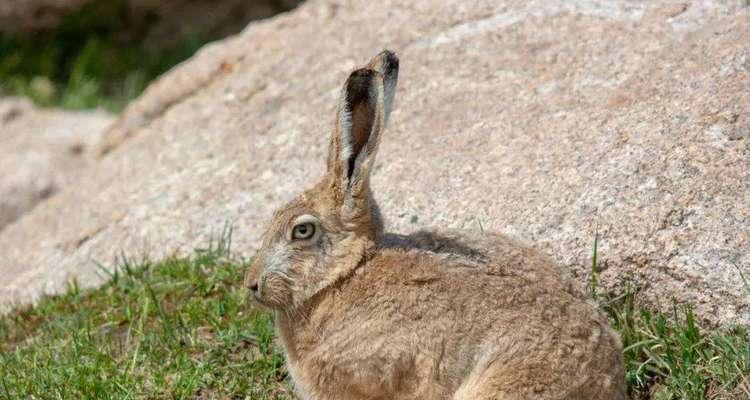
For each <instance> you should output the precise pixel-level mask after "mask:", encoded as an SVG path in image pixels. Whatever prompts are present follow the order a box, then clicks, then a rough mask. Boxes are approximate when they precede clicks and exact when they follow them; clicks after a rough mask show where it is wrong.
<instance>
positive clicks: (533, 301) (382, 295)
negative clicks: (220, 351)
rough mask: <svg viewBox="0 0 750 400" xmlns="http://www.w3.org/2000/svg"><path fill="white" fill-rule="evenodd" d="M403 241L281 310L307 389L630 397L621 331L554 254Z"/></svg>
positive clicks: (498, 240) (491, 244)
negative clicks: (292, 310)
mask: <svg viewBox="0 0 750 400" xmlns="http://www.w3.org/2000/svg"><path fill="white" fill-rule="evenodd" d="M403 239H405V240H401V242H402V243H398V244H393V243H391V244H385V245H382V246H381V247H380V248H379V249H378V251H377V252H376V253H375V255H374V256H373V258H372V259H369V260H367V261H366V262H364V263H363V264H362V265H360V266H359V267H358V268H357V269H356V270H355V271H354V272H353V273H352V274H351V276H349V277H347V278H346V279H343V280H342V281H340V282H339V283H338V284H337V285H335V286H332V287H330V288H328V289H326V290H324V291H322V292H320V293H319V294H318V295H316V296H315V297H314V298H313V299H312V300H311V302H310V303H309V304H308V305H307V307H304V308H303V309H300V310H299V313H297V314H296V315H294V314H290V315H285V314H284V313H279V314H278V315H277V319H278V327H279V334H280V339H281V341H282V343H283V345H284V348H285V349H287V354H288V361H289V370H290V371H291V374H292V376H293V378H294V381H295V382H296V385H297V389H298V391H299V392H300V393H301V396H302V398H306V397H307V398H310V399H394V400H395V399H456V400H459V399H608V400H619V399H624V397H619V396H620V395H621V394H622V393H624V391H623V385H624V380H622V379H621V377H622V358H621V356H620V353H619V352H612V351H611V350H610V349H612V348H618V346H619V339H618V338H617V336H616V335H615V334H614V333H613V331H612V330H611V329H610V328H609V327H608V325H607V323H606V320H605V318H604V317H603V316H602V315H600V313H598V312H597V310H596V309H595V308H594V306H592V305H590V304H588V303H587V302H585V301H584V300H582V299H581V296H580V295H579V294H578V291H577V290H575V289H574V288H572V287H571V285H570V283H569V282H568V281H567V280H566V279H563V278H561V276H560V273H559V271H558V268H557V267H556V266H555V265H553V264H552V263H550V262H549V261H548V260H546V259H545V258H544V257H541V256H539V255H538V254H537V253H535V252H534V251H533V250H530V249H528V248H525V247H523V246H521V245H519V244H517V243H515V242H513V241H511V240H509V239H507V238H505V237H502V236H499V235H487V236H486V237H484V238H480V239H478V240H471V239H464V240H461V239H458V240H457V239H456V238H455V237H451V238H448V237H440V236H437V235H432V234H426V233H420V234H418V235H415V236H414V237H412V238H403ZM409 239H411V240H409ZM407 240H409V241H407ZM474 246H476V247H474ZM613 376H614V377H615V378H614V379H613Z"/></svg>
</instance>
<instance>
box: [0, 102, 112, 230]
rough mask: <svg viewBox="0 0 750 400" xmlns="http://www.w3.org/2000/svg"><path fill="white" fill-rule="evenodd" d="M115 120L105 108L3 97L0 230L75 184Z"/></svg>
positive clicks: (0, 124)
mask: <svg viewBox="0 0 750 400" xmlns="http://www.w3.org/2000/svg"><path fill="white" fill-rule="evenodd" d="M112 120H113V118H112V116H111V115H109V114H108V113H105V112H100V111H88V112H71V111H59V110H46V109H39V108H36V107H34V106H33V105H32V104H31V103H30V102H29V101H28V100H23V99H19V98H2V99H0V171H2V173H0V231H2V229H3V227H4V226H5V225H7V224H9V223H11V222H13V221H15V220H16V219H18V218H19V217H20V216H21V215H23V214H24V213H25V212H27V211H28V210H30V209H32V208H33V207H34V206H35V205H36V204H37V203H39V202H40V201H42V200H44V199H46V198H48V197H50V196H52V195H53V194H55V193H56V192H58V191H60V190H63V189H65V188H69V187H75V186H76V180H77V178H78V177H79V176H80V175H81V172H82V171H83V170H84V169H85V168H87V167H88V166H89V165H91V164H92V163H93V162H94V158H93V157H91V154H92V150H93V149H94V148H95V145H96V144H98V143H99V142H100V140H101V138H102V135H103V133H104V130H105V129H106V128H107V126H108V125H110V124H111V122H112Z"/></svg>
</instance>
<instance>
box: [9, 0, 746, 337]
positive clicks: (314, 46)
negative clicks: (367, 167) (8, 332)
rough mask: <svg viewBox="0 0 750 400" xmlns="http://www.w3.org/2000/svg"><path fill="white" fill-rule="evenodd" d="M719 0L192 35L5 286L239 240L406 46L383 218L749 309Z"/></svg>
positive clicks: (37, 223)
mask: <svg viewBox="0 0 750 400" xmlns="http://www.w3.org/2000/svg"><path fill="white" fill-rule="evenodd" d="M745 4H746V2H744V1H736V2H727V1H709V0H705V1H698V0H696V1H692V2H690V1H686V2H684V3H679V4H677V3H674V2H671V1H670V2H650V1H649V2H646V1H636V2H632V1H596V0H577V1H566V2H557V1H556V2H550V1H508V2H503V3H502V4H497V2H495V1H479V2H464V1H459V0H446V1H443V2H440V3H436V2H434V1H430V0H416V1H411V2H396V1H385V2H370V1H352V2H345V3H344V2H337V1H333V0H310V1H309V2H307V3H304V4H303V5H301V6H300V7H299V8H298V9H297V10H295V11H294V12H292V13H289V14H286V15H282V16H279V17H276V18H274V19H272V20H268V21H263V22H259V23H254V24H251V26H250V27H248V28H247V29H246V30H245V31H243V33H242V34H240V35H238V36H236V37H233V38H231V39H228V40H225V41H223V42H222V43H218V44H215V45H212V46H210V47H209V48H206V49H205V50H203V51H202V52H200V53H199V54H198V55H196V56H195V57H194V58H193V59H192V60H191V61H189V62H187V63H185V64H183V65H182V66H180V67H179V68H177V69H175V70H174V71H172V72H171V73H170V74H168V75H167V76H165V77H164V78H162V79H161V81H160V82H157V83H156V84H155V85H154V86H153V87H152V88H151V89H150V90H148V91H147V93H145V94H144V96H143V97H142V98H140V99H139V100H137V101H136V102H135V103H134V104H133V105H132V106H131V108H130V109H129V110H128V111H126V112H125V114H123V117H122V118H121V119H120V121H119V123H118V124H117V126H116V127H115V128H114V129H112V130H111V131H110V133H109V134H108V138H107V143H108V145H107V148H108V149H113V150H112V151H110V152H109V153H108V154H107V155H106V156H105V157H104V158H103V159H102V160H101V161H100V163H99V165H98V168H96V169H92V170H89V171H88V172H87V173H86V175H87V176H86V179H85V183H84V184H81V185H80V186H78V187H76V188H75V189H74V190H65V191H63V192H61V193H59V194H58V195H56V196H54V197H53V198H52V199H50V200H49V201H46V202H44V203H43V204H42V205H40V206H39V207H37V208H36V209H35V210H34V211H33V212H32V213H31V214H29V215H28V216H26V217H25V218H23V219H22V220H20V221H18V222H17V223H15V224H12V225H10V226H9V227H7V228H6V229H5V230H4V231H3V232H2V233H0V247H2V248H3V249H4V251H3V254H2V256H0V273H1V274H2V276H4V277H6V278H5V279H4V280H3V281H2V283H0V298H3V299H5V300H6V301H21V302H26V301H30V300H33V299H34V298H35V297H36V296H38V295H39V294H40V293H41V292H45V291H58V290H61V289H63V288H64V287H65V284H66V282H67V281H68V280H69V279H71V278H72V277H77V279H78V281H79V282H80V283H82V284H86V285H93V284H96V283H98V282H100V280H101V279H102V277H101V276H99V274H98V273H97V271H98V269H97V267H96V266H95V262H102V263H105V264H106V265H110V264H108V263H110V262H111V261H112V260H113V259H114V257H115V256H116V255H118V254H120V252H122V251H124V252H126V253H128V254H134V255H138V254H142V253H143V252H149V254H151V255H152V256H154V257H158V256H160V255H164V254H169V253H172V252H174V251H175V250H178V251H190V250H191V249H192V248H194V247H196V246H200V245H202V244H205V243H206V242H207V241H208V239H209V238H210V237H211V236H212V235H214V234H216V233H217V232H218V231H219V230H220V229H221V227H222V226H223V225H224V224H225V223H227V222H228V223H232V224H233V225H234V227H235V230H234V243H235V247H234V248H235V250H236V251H240V252H242V253H244V254H246V255H250V254H252V249H253V248H254V246H255V245H256V244H257V240H258V238H259V236H260V234H261V233H262V231H263V229H264V224H265V223H266V221H268V219H269V218H270V215H271V212H272V211H273V210H274V209H275V208H276V207H277V206H279V205H281V204H282V203H283V202H284V201H285V200H287V199H289V198H290V197H292V196H293V195H294V194H295V193H297V192H298V191H299V190H300V189H302V188H303V187H305V186H307V185H308V184H310V183H312V182H313V181H314V180H315V179H317V178H318V177H319V176H320V175H321V173H322V171H323V160H324V156H325V149H326V143H327V140H328V134H329V132H330V129H331V126H332V124H333V115H334V109H335V103H336V99H337V97H338V92H339V88H340V85H341V84H342V82H343V81H344V79H345V77H346V75H347V73H348V72H349V71H350V70H351V69H352V68H354V67H355V66H356V65H357V64H360V63H363V62H364V61H366V60H367V59H368V58H369V57H370V56H371V55H373V54H375V53H377V52H378V51H379V50H380V49H381V48H384V47H389V48H392V49H394V50H396V51H397V52H398V53H399V55H400V57H401V60H402V63H401V66H402V70H401V74H400V82H399V88H398V91H397V99H396V106H395V109H394V112H393V114H392V115H391V125H390V127H389V129H388V131H387V132H386V133H385V134H384V137H383V142H382V145H381V149H380V155H379V161H378V164H379V165H378V166H377V167H376V170H375V172H374V178H373V185H374V186H375V188H376V196H377V198H378V199H379V200H380V202H381V208H382V210H383V212H384V216H385V218H386V224H387V226H388V228H389V229H390V230H393V231H399V232H409V231H413V230H416V229H419V228H423V227H426V226H432V227H438V228H441V227H461V228H464V229H472V230H477V229H487V230H489V229H491V230H499V231H503V232H506V233H508V234H510V235H512V236H515V237H517V238H520V239H522V240H525V241H527V242H531V243H535V244H536V245H537V246H538V247H539V248H540V249H542V250H543V251H545V252H546V253H548V254H549V255H550V256H551V257H553V258H554V259H556V260H557V261H559V262H560V263H561V264H562V265H564V266H565V267H568V268H571V269H572V270H573V271H574V272H575V273H576V274H577V276H578V277H579V279H580V281H581V282H582V283H585V282H586V281H587V279H588V272H589V271H590V262H591V261H590V260H591V255H592V247H593V242H594V237H595V234H596V232H597V231H598V233H599V235H600V242H599V260H600V263H601V265H600V267H601V269H602V272H601V273H600V281H601V284H602V285H603V286H604V288H603V289H605V290H618V289H622V287H623V286H624V285H626V284H627V282H629V281H631V280H632V282H633V284H634V285H635V286H637V287H638V288H640V289H641V290H642V292H643V296H642V297H641V298H643V299H646V300H648V301H650V302H652V303H654V304H661V305H664V306H669V305H671V302H672V299H676V300H677V301H678V302H689V303H692V304H694V305H695V306H696V311H697V313H698V314H699V315H700V316H701V317H702V318H704V319H705V320H706V321H709V322H716V323H731V322H743V323H750V295H748V290H750V289H748V288H746V287H744V286H743V282H742V280H741V279H740V272H743V273H744V275H745V276H746V277H748V278H749V279H750V230H748V225H749V222H750V46H748V43H750V8H749V7H746V6H745Z"/></svg>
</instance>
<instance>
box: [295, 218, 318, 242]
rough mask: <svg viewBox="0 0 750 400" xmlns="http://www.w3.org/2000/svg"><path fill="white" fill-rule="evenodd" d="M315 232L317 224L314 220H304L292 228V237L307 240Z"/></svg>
mask: <svg viewBox="0 0 750 400" xmlns="http://www.w3.org/2000/svg"><path fill="white" fill-rule="evenodd" d="M314 234H315V224H313V223H312V222H303V223H301V224H297V225H295V226H294V229H292V239H294V240H305V239H310V238H311V237H313V235H314Z"/></svg>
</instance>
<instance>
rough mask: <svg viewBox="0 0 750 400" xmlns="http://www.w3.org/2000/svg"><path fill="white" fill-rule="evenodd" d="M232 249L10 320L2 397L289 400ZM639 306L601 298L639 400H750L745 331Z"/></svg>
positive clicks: (173, 262)
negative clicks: (619, 339)
mask: <svg viewBox="0 0 750 400" xmlns="http://www.w3.org/2000/svg"><path fill="white" fill-rule="evenodd" d="M227 243H228V241H218V242H215V243H213V244H211V245H210V246H208V248H206V249H201V250H197V251H196V252H195V253H194V254H193V255H192V256H190V257H182V258H180V257H170V258H167V259H166V260H163V261H160V262H150V261H148V260H143V261H140V262H137V263H136V262H133V261H132V260H124V261H123V262H122V263H121V266H120V268H119V270H118V271H119V272H117V273H115V274H114V275H112V276H111V277H110V281H109V283H108V284H106V285H105V286H103V287H101V288H98V289H87V290H81V289H79V288H78V287H77V286H76V285H75V284H73V285H72V286H71V288H70V290H69V291H68V292H67V293H66V294H63V295H59V296H55V297H49V298H45V299H43V300H42V301H41V302H40V303H39V304H38V305H37V306H35V307H33V308H24V309H19V310H17V311H14V312H12V313H11V314H9V315H7V316H5V317H2V318H0V398H2V399H20V398H35V399H57V398H87V399H96V398H106V399H109V398H117V399H163V398H170V399H173V398H174V399H183V398H198V399H213V398H220V399H235V398H248V399H288V398H291V395H290V393H289V391H288V389H287V385H286V384H285V377H286V373H285V369H284V365H283V356H282V354H281V352H280V350H279V349H278V348H277V347H276V346H275V344H274V341H273V324H272V318H271V316H270V315H269V314H267V313H265V312H262V311H259V310H257V309H255V308H253V306H252V305H250V304H246V300H245V299H246V297H245V293H244V290H243V289H242V285H241V282H242V275H243V272H244V269H245V264H244V263H243V262H240V261H238V260H235V259H233V258H232V257H231V256H230V253H229V248H228V247H229V246H228V244H227ZM599 296H600V299H602V300H603V298H604V297H605V296H604V295H602V294H600V295H599ZM636 296H637V294H634V293H633V291H627V292H626V293H625V294H624V295H621V296H618V297H613V298H610V299H609V300H608V301H605V300H603V301H605V303H604V308H605V310H606V311H607V313H608V314H609V315H610V317H611V320H612V324H613V326H614V327H615V328H616V329H617V330H618V331H619V332H620V333H621V335H622V338H623V341H624V344H625V360H626V363H627V380H628V383H629V385H630V388H631V392H632V393H631V394H632V398H633V399H647V398H651V399H655V400H666V399H747V398H750V330H748V328H747V327H727V328H722V329H717V330H713V331H709V330H705V329H701V327H699V326H698V325H697V323H696V322H695V318H694V317H693V313H692V311H691V309H690V308H689V307H686V308H679V307H675V308H673V309H672V310H669V312H666V313H660V312H656V311H652V310H649V309H645V308H638V307H636V306H635V305H634V304H635V301H634V299H635V297H636Z"/></svg>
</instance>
